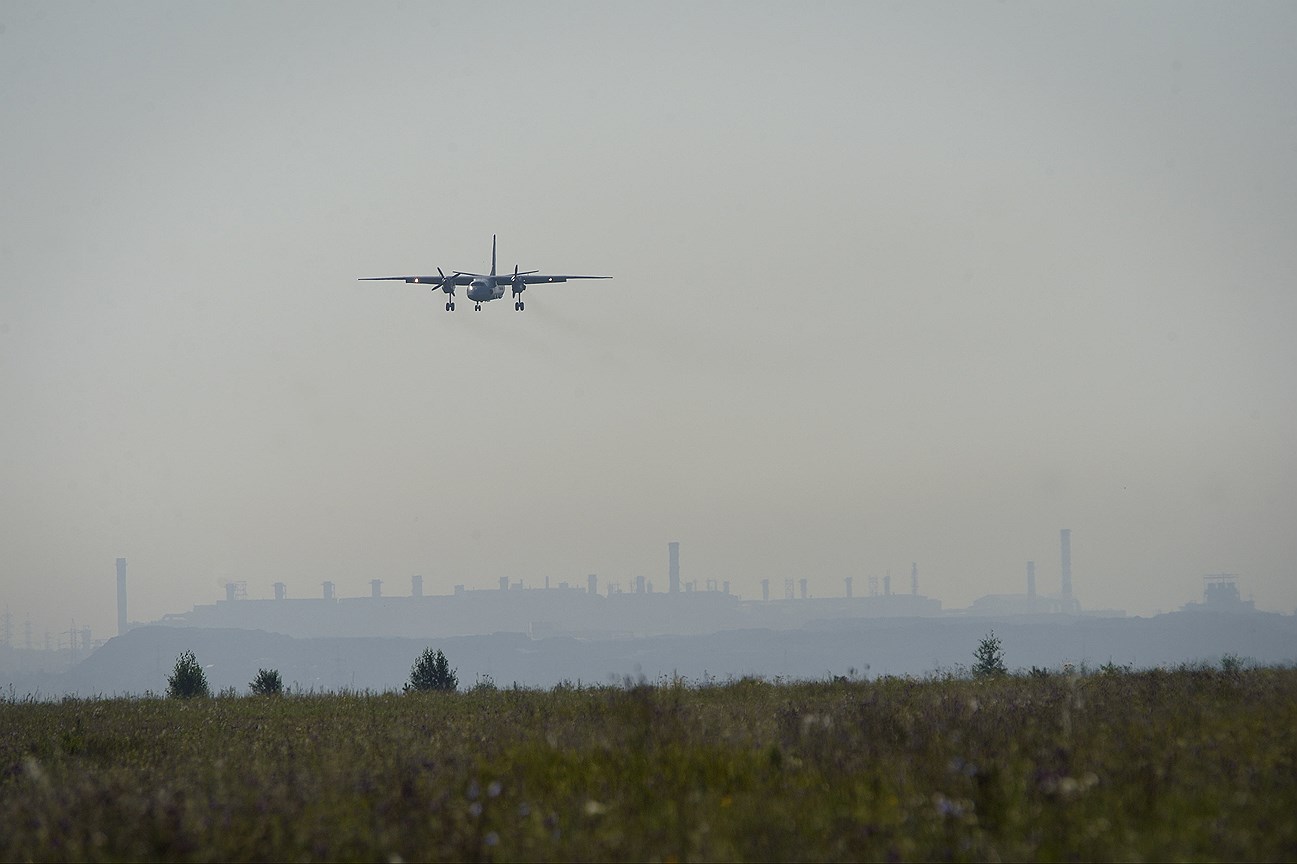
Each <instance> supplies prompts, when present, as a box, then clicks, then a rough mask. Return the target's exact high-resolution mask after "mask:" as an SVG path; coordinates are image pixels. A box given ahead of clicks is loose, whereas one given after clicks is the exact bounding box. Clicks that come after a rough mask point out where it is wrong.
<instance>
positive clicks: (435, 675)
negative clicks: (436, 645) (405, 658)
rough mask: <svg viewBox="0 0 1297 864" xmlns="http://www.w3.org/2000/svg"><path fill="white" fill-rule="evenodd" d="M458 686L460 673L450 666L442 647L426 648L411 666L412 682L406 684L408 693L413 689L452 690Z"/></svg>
mask: <svg viewBox="0 0 1297 864" xmlns="http://www.w3.org/2000/svg"><path fill="white" fill-rule="evenodd" d="M458 686H459V675H458V674H456V670H454V669H451V668H450V663H449V661H447V660H446V655H445V654H443V653H441V649H438V650H436V651H433V650H432V649H431V648H424V649H423V653H422V654H420V655H419V658H418V659H417V660H415V661H414V665H413V666H412V667H410V683H409V684H406V685H405V691H406V692H407V693H408V692H410V691H411V690H419V691H427V690H437V691H441V692H452V691H454V690H455V688H457V687H458Z"/></svg>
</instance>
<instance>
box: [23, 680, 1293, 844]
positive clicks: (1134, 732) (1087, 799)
mask: <svg viewBox="0 0 1297 864" xmlns="http://www.w3.org/2000/svg"><path fill="white" fill-rule="evenodd" d="M0 730H3V731H2V732H0V735H3V738H2V739H0V825H2V826H4V827H3V830H2V831H0V858H3V859H4V860H120V859H140V860H251V859H258V860H264V859H285V860H286V859H326V860H335V859H366V860H372V859H383V860H397V859H403V860H407V861H415V860H481V859H497V860H607V859H615V860H676V861H685V860H722V859H724V860H822V859H823V860H844V859H848V860H854V859H921V860H936V859H942V860H947V859H954V860H989V859H995V858H1000V859H1017V860H1028V859H1032V860H1039V859H1043V860H1076V859H1084V860H1095V859H1107V860H1151V859H1200V860H1201V859H1249V860H1293V859H1295V858H1297V818H1294V816H1293V814H1294V813H1295V812H1297V670H1292V669H1238V668H1232V669H1227V670H1223V671H1217V670H1210V669H1181V670H1175V671H1150V672H1138V673H1114V674H1096V675H1082V676H1069V677H1064V676H1049V677H1034V676H1022V677H1018V676H1009V677H1004V678H996V679H991V680H977V681H971V680H965V679H960V678H946V679H934V680H909V679H883V680H879V681H873V682H855V681H853V682H843V681H837V682H825V683H801V684H773V683H766V682H761V681H752V680H745V681H740V682H733V683H728V684H724V685H709V686H686V685H684V684H682V683H680V682H665V683H663V684H661V685H659V686H644V685H641V686H629V687H624V688H613V687H599V688H592V689H579V688H559V689H556V690H553V691H548V692H541V691H527V690H507V689H506V690H495V689H491V688H478V689H475V690H473V691H470V692H468V693H459V694H410V695H396V694H333V695H306V696H304V695H297V696H287V697H284V698H263V697H243V698H231V697H223V698H215V699H199V700H188V701H180V700H163V699H125V700H68V701H64V702H61V703H36V702H28V701H17V700H13V699H10V700H9V701H7V702H5V703H3V704H0Z"/></svg>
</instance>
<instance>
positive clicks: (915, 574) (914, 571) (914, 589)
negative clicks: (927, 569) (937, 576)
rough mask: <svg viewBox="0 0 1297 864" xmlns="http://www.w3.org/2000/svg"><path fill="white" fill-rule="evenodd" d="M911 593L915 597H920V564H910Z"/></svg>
mask: <svg viewBox="0 0 1297 864" xmlns="http://www.w3.org/2000/svg"><path fill="white" fill-rule="evenodd" d="M910 593H911V594H913V595H914V596H915V597H918V596H919V564H918V562H913V563H911V564H910Z"/></svg>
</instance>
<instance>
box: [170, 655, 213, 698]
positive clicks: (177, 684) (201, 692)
mask: <svg viewBox="0 0 1297 864" xmlns="http://www.w3.org/2000/svg"><path fill="white" fill-rule="evenodd" d="M167 695H168V696H170V697H172V698H173V699H192V698H194V697H195V696H210V695H212V691H211V690H210V689H209V688H208V686H207V673H205V672H204V671H203V667H202V666H199V665H198V660H197V659H196V658H195V657H194V652H193V651H185V652H184V653H182V654H181V655H180V656H179V657H177V658H176V668H175V669H174V670H173V671H172V673H171V677H170V678H168V679H167Z"/></svg>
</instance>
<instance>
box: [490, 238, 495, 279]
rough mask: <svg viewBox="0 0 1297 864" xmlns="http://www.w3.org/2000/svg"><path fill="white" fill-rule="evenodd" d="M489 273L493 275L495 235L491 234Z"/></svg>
mask: <svg viewBox="0 0 1297 864" xmlns="http://www.w3.org/2000/svg"><path fill="white" fill-rule="evenodd" d="M491 275H492V276H494V275H495V235H494V234H492V235H491Z"/></svg>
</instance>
